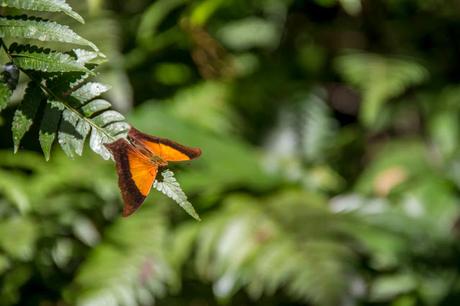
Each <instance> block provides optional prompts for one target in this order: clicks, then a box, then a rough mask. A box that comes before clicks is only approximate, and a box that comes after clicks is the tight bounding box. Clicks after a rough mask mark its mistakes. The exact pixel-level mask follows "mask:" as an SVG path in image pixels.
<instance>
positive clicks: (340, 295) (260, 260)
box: [196, 193, 353, 305]
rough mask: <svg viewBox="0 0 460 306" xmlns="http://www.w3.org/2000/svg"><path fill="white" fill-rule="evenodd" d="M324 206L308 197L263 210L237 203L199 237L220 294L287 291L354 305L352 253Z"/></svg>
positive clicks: (264, 205)
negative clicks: (347, 300)
mask: <svg viewBox="0 0 460 306" xmlns="http://www.w3.org/2000/svg"><path fill="white" fill-rule="evenodd" d="M318 200H319V201H321V199H320V198H319V199H318V198H317V197H316V196H314V195H310V194H302V193H284V194H280V195H278V196H271V198H270V199H269V200H267V201H265V200H262V201H261V202H260V203H259V202H258V201H257V200H255V199H252V198H249V197H243V196H235V197H233V198H232V199H231V200H230V201H228V202H227V203H226V204H227V205H226V206H225V209H224V211H220V212H219V213H218V214H216V215H214V216H210V217H208V218H207V220H206V222H205V223H204V224H203V227H202V228H201V230H200V231H199V232H198V237H197V241H198V246H197V252H196V268H197V271H198V273H199V275H201V276H202V277H203V278H206V279H210V280H212V281H213V282H214V293H215V295H216V296H217V297H219V298H223V299H225V298H228V297H229V296H231V295H233V294H234V293H235V292H236V291H237V290H239V289H242V288H245V289H246V290H247V291H248V293H249V294H250V295H251V296H252V297H253V298H255V299H256V298H259V297H260V296H261V295H262V294H265V293H266V294H273V293H274V292H276V291H277V290H280V289H282V290H287V291H288V292H289V293H290V294H291V295H292V296H293V297H296V298H298V299H299V300H304V301H308V302H313V304H315V305H339V304H341V303H342V302H343V301H344V300H346V299H349V298H352V297H351V293H350V287H349V283H348V281H349V277H350V275H353V268H352V261H353V260H352V258H353V257H352V251H351V248H350V247H349V246H347V245H346V244H344V242H343V241H342V240H341V239H339V238H337V237H341V236H340V232H338V231H336V230H331V225H332V224H337V222H338V221H339V220H338V219H337V218H336V217H335V216H334V215H333V214H331V213H330V212H328V211H327V210H325V209H322V208H320V207H321V206H320V203H316V202H317V201H318ZM323 204H324V203H323ZM292 211H295V212H296V215H295V216H293V215H292ZM293 224H297V225H299V224H301V225H300V226H295V227H294V226H293Z"/></svg>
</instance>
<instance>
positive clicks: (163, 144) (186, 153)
mask: <svg viewBox="0 0 460 306" xmlns="http://www.w3.org/2000/svg"><path fill="white" fill-rule="evenodd" d="M128 137H129V139H130V140H131V141H132V142H134V143H140V144H141V145H142V146H144V147H146V148H147V149H148V150H149V151H150V152H152V153H153V154H155V155H158V156H160V157H161V158H162V159H164V160H165V161H187V160H191V159H194V158H197V157H198V156H200V155H201V150H200V149H199V148H191V147H186V146H183V145H181V144H179V143H177V142H174V141H171V140H169V139H166V138H161V137H156V136H150V135H147V134H144V133H142V132H139V131H138V130H136V129H135V128H133V127H131V129H130V130H129V133H128Z"/></svg>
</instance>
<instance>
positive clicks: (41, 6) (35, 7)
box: [0, 0, 85, 23]
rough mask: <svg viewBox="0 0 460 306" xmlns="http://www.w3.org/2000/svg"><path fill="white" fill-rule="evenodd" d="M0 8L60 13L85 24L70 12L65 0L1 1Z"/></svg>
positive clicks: (75, 14)
mask: <svg viewBox="0 0 460 306" xmlns="http://www.w3.org/2000/svg"><path fill="white" fill-rule="evenodd" d="M0 6H3V7H14V8H17V9H22V10H29V11H39V12H62V13H64V14H66V15H68V16H69V17H72V18H73V19H75V20H77V21H78V22H80V23H85V21H84V20H83V17H81V16H80V15H79V14H78V13H77V12H75V11H74V10H72V8H71V7H70V5H68V4H67V3H66V2H65V0H27V1H24V0H1V1H0Z"/></svg>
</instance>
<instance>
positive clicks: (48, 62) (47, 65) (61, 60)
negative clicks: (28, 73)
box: [11, 49, 90, 73]
mask: <svg viewBox="0 0 460 306" xmlns="http://www.w3.org/2000/svg"><path fill="white" fill-rule="evenodd" d="M35 50H37V51H31V52H30V51H27V50H24V51H20V50H19V49H18V50H17V51H13V52H11V56H12V57H13V61H14V63H15V65H17V66H18V67H19V68H21V69H24V70H37V71H43V72H73V71H80V72H86V73H90V70H88V68H86V67H85V66H84V65H83V64H81V63H79V62H77V61H76V60H75V59H74V58H72V57H71V56H70V55H68V54H64V53H60V52H49V53H47V52H46V51H44V50H42V49H35Z"/></svg>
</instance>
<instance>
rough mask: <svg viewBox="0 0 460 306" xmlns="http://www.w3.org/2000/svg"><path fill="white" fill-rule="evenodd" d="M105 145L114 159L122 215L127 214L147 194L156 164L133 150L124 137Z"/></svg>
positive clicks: (153, 177)
mask: <svg viewBox="0 0 460 306" xmlns="http://www.w3.org/2000/svg"><path fill="white" fill-rule="evenodd" d="M106 146H107V148H108V149H109V150H110V151H111V152H112V155H113V157H114V159H115V164H116V168H117V173H118V185H119V187H120V190H121V194H122V197H123V201H124V204H125V205H124V209H123V216H129V215H130V214H132V213H133V212H134V211H136V209H137V208H139V206H141V204H142V203H143V202H144V200H145V198H146V196H147V195H148V194H149V192H150V189H151V187H152V185H153V182H154V181H155V177H156V174H157V171H158V166H157V165H156V164H155V163H153V162H152V161H151V160H150V159H148V158H147V157H146V156H144V155H143V154H141V153H140V152H138V151H137V150H135V149H134V148H133V147H132V146H131V145H130V144H129V143H128V142H127V141H126V140H125V139H119V140H117V141H115V142H113V143H110V144H106Z"/></svg>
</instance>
